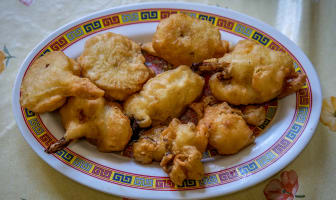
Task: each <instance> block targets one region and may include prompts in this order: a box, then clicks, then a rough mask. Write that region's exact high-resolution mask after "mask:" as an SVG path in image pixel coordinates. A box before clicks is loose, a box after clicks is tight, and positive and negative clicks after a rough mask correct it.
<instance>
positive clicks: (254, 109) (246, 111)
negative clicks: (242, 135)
mask: <svg viewBox="0 0 336 200" xmlns="http://www.w3.org/2000/svg"><path fill="white" fill-rule="evenodd" d="M242 112H243V118H244V120H245V121H246V123H248V124H250V125H254V126H260V125H261V124H263V123H264V121H265V119H266V110H265V108H264V107H263V106H254V105H248V106H246V107H245V108H243V110H242Z"/></svg>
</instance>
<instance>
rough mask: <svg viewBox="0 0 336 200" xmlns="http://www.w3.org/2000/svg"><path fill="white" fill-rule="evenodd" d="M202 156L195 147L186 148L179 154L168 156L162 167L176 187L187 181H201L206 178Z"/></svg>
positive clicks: (163, 160)
mask: <svg viewBox="0 0 336 200" xmlns="http://www.w3.org/2000/svg"><path fill="white" fill-rule="evenodd" d="M201 159H202V154H201V153H200V152H199V151H198V150H197V149H196V147H194V146H185V147H183V149H181V151H179V153H177V154H167V155H165V156H164V157H163V159H162V161H161V163H160V165H161V167H162V168H163V170H164V171H165V172H166V173H167V174H168V175H169V177H170V180H172V181H173V182H174V183H175V184H176V185H182V183H183V181H184V180H185V179H193V180H200V179H202V178H203V177H204V167H203V164H202V162H201Z"/></svg>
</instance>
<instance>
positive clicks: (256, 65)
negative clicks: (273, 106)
mask: <svg viewBox="0 0 336 200" xmlns="http://www.w3.org/2000/svg"><path fill="white" fill-rule="evenodd" d="M216 62H217V63H222V65H226V63H228V67H227V69H226V70H224V72H225V73H224V74H223V73H221V72H218V73H215V74H214V75H212V76H211V78H210V82H209V84H210V89H211V92H212V93H213V95H214V96H215V97H216V98H217V99H218V100H221V101H227V102H229V103H231V104H234V105H240V104H244V105H246V104H256V103H264V102H266V101H269V100H271V99H273V98H275V97H277V96H279V95H280V94H281V93H282V91H283V90H284V89H285V88H286V80H287V79H289V78H290V77H291V76H293V75H292V74H296V73H295V72H294V68H293V61H292V60H291V58H290V57H289V56H288V55H287V54H285V53H283V52H279V51H273V50H271V49H269V48H267V47H264V46H262V45H260V44H257V43H256V42H253V41H249V40H241V41H239V42H238V44H237V45H236V46H235V48H234V50H233V51H232V52H231V53H228V54H225V56H224V57H222V58H219V59H218V60H217V61H216ZM300 80H301V82H291V83H295V84H294V85H295V86H293V84H292V88H295V89H294V90H291V92H294V91H296V90H297V89H298V88H300V87H302V85H303V84H304V82H305V78H303V79H300ZM302 81H303V82H302Z"/></svg>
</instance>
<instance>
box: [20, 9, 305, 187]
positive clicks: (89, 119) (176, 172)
mask: <svg viewBox="0 0 336 200" xmlns="http://www.w3.org/2000/svg"><path fill="white" fill-rule="evenodd" d="M144 52H146V54H150V55H152V56H157V57H160V58H162V59H164V60H165V61H166V62H167V63H169V65H170V67H165V68H162V69H158V70H155V69H154V70H153V69H151V68H149V67H147V66H146V65H145V64H144V62H145V58H144V56H143V53H144ZM205 77H210V78H209V79H208V80H207V79H206V78H205ZM305 80H306V77H305V75H304V74H301V73H297V72H295V71H294V68H293V62H292V60H291V58H290V57H289V56H288V55H287V54H285V53H283V52H279V51H273V50H271V49H268V48H266V47H264V46H261V45H259V44H257V43H256V42H253V41H250V40H241V41H239V42H238V43H237V44H236V45H235V46H232V47H230V44H229V42H228V41H225V40H221V35H220V32H219V30H218V29H217V28H216V27H215V26H213V25H211V24H210V23H209V22H207V21H202V20H198V19H196V18H192V17H189V16H187V15H185V14H175V15H171V16H170V17H169V18H167V19H164V20H162V21H161V22H160V23H159V25H158V27H157V30H156V32H155V34H154V37H153V40H152V42H149V43H145V44H142V45H141V46H140V45H139V44H137V43H135V42H133V41H132V40H130V39H128V38H127V37H125V36H122V35H118V34H114V33H111V32H108V33H104V34H99V35H96V36H94V37H91V38H90V39H88V40H87V41H86V43H85V48H84V51H83V52H82V54H81V55H80V56H79V57H78V58H77V60H76V61H75V60H73V59H71V58H68V57H67V56H66V55H65V54H64V53H62V52H57V51H56V52H50V53H47V54H46V55H44V56H42V57H40V58H39V59H37V60H36V61H35V62H34V63H33V65H32V66H31V67H30V68H29V70H28V71H27V73H26V75H25V77H24V79H23V81H22V86H21V98H20V102H21V105H22V107H25V108H27V109H29V110H32V111H34V112H36V113H45V112H50V111H55V110H58V111H59V113H60V115H61V118H62V123H63V125H64V128H65V130H66V132H65V135H64V137H62V138H61V139H60V140H59V141H57V142H56V143H54V144H52V145H51V146H50V147H49V148H48V149H47V150H46V152H48V153H53V152H56V151H58V150H60V149H62V148H64V147H66V146H67V145H68V144H69V143H70V142H72V141H75V140H77V139H80V138H86V139H87V140H88V141H89V142H90V143H92V144H94V145H96V146H97V148H98V150H99V151H101V152H112V151H122V150H123V149H124V148H125V147H126V146H127V144H129V142H130V140H131V136H132V134H133V135H138V136H139V137H138V139H137V140H136V141H133V157H134V159H135V160H136V161H138V162H140V163H143V164H148V163H151V162H152V161H158V162H160V165H161V166H162V168H163V170H164V171H165V172H166V173H167V174H168V175H169V177H170V178H171V180H172V181H173V182H174V183H175V184H177V185H180V184H182V182H183V181H184V180H185V179H201V178H202V177H203V176H204V168H203V164H202V161H201V159H202V153H203V152H204V151H206V149H207V148H209V147H211V148H214V149H216V150H217V152H218V153H219V154H221V155H229V154H235V153H237V152H239V151H240V150H241V149H242V148H244V147H246V146H247V145H249V144H251V143H253V142H254V139H255V136H254V135H253V132H252V130H251V129H250V128H249V126H250V125H254V126H258V125H261V124H262V123H263V121H264V120H265V109H264V107H263V106H260V104H262V103H265V102H267V101H270V100H272V99H274V98H277V97H284V96H286V95H289V94H291V93H294V92H296V91H297V90H298V89H300V88H301V87H302V86H303V85H304V83H305ZM258 104H259V105H258Z"/></svg>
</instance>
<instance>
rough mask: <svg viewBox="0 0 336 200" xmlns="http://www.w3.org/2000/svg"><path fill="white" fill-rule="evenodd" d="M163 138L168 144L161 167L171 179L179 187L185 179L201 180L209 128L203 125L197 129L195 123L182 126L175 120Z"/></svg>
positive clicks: (163, 134) (163, 133)
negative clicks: (203, 154)
mask: <svg viewBox="0 0 336 200" xmlns="http://www.w3.org/2000/svg"><path fill="white" fill-rule="evenodd" d="M162 136H163V141H166V142H167V144H166V154H165V155H164V157H163V158H162V160H161V163H160V165H161V167H163V169H164V170H165V172H166V173H168V174H169V177H170V179H171V180H172V181H173V182H174V183H175V184H177V185H181V184H182V182H183V180H184V179H196V180H199V179H201V178H202V177H203V175H204V169H203V164H202V163H201V159H202V153H203V152H204V151H205V149H206V147H207V144H208V137H209V136H208V132H207V128H206V127H205V126H203V124H202V125H200V126H197V127H196V126H195V125H194V124H193V123H188V124H182V123H181V122H180V121H179V120H178V119H176V118H175V119H173V120H172V121H171V122H170V124H169V126H168V128H166V129H165V130H164V131H163V132H162Z"/></svg>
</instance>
